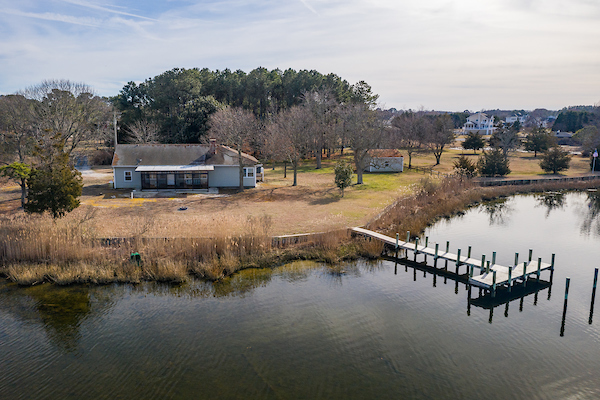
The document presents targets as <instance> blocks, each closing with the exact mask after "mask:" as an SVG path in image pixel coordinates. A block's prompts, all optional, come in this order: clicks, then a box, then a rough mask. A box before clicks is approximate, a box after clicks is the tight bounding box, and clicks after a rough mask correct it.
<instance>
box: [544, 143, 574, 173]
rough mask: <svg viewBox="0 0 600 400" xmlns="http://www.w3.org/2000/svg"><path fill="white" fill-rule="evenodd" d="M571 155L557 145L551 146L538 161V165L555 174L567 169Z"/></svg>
mask: <svg viewBox="0 0 600 400" xmlns="http://www.w3.org/2000/svg"><path fill="white" fill-rule="evenodd" d="M570 162H571V156H570V155H569V153H568V152H567V151H565V150H563V149H561V148H560V147H558V146H555V147H552V148H551V149H550V150H548V151H547V152H546V153H544V157H543V158H542V160H541V161H540V167H541V168H542V169H543V170H544V171H546V172H552V173H553V174H557V173H558V172H560V171H564V170H567V169H569V163H570Z"/></svg>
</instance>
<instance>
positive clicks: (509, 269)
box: [508, 265, 512, 293]
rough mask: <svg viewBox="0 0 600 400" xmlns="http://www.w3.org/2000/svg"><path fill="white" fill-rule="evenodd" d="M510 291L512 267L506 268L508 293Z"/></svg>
mask: <svg viewBox="0 0 600 400" xmlns="http://www.w3.org/2000/svg"><path fill="white" fill-rule="evenodd" d="M511 291H512V267H511V266H510V265H509V266H508V293H510V292H511Z"/></svg>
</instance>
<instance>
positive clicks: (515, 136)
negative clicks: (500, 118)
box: [490, 122, 521, 157]
mask: <svg viewBox="0 0 600 400" xmlns="http://www.w3.org/2000/svg"><path fill="white" fill-rule="evenodd" d="M490 146H492V147H493V148H495V149H500V150H502V154H503V155H504V157H508V153H509V152H511V151H515V150H517V149H518V148H519V147H521V138H520V137H519V127H518V126H515V125H514V124H513V125H511V126H510V127H507V126H505V125H504V124H503V123H502V122H500V123H498V125H496V129H495V130H494V133H492V137H491V138H490Z"/></svg>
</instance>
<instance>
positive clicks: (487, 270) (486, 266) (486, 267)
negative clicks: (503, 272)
mask: <svg viewBox="0 0 600 400" xmlns="http://www.w3.org/2000/svg"><path fill="white" fill-rule="evenodd" d="M485 273H486V274H489V273H490V262H489V261H488V262H487V264H486V265H485ZM494 273H495V271H494Z"/></svg>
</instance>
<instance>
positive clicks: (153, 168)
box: [135, 165, 215, 172]
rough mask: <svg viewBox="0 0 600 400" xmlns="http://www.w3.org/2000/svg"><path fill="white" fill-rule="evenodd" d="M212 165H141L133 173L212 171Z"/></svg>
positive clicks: (213, 168)
mask: <svg viewBox="0 0 600 400" xmlns="http://www.w3.org/2000/svg"><path fill="white" fill-rule="evenodd" d="M214 170H215V167H214V165H141V166H139V167H137V168H136V169H135V172H186V171H214Z"/></svg>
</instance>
